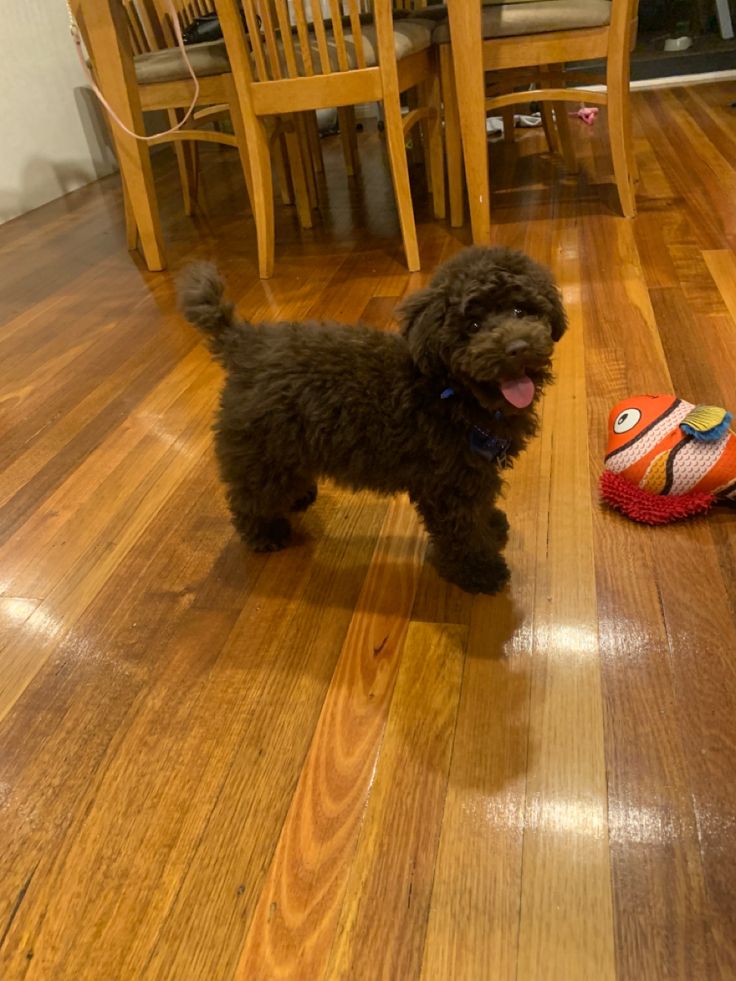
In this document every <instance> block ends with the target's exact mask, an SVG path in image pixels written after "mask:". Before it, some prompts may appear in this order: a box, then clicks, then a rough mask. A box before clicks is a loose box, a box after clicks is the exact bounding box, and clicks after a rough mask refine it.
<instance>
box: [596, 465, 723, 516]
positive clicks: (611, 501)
mask: <svg viewBox="0 0 736 981" xmlns="http://www.w3.org/2000/svg"><path fill="white" fill-rule="evenodd" d="M600 491H601V497H602V498H603V500H604V501H605V502H606V504H608V505H610V506H611V507H612V508H615V509H616V510H617V511H621V513H622V514H625V515H626V517H627V518H631V519H632V520H633V521H641V522H642V524H645V525H666V524H669V523H670V522H671V521H681V520H682V519H683V518H690V517H692V516H693V515H694V514H704V513H705V512H706V511H708V510H709V508H710V507H711V506H712V505H713V504H714V503H715V498H714V497H713V495H712V494H704V493H697V494H682V495H680V496H674V495H673V496H667V495H664V494H650V493H649V491H645V490H642V489H641V487H637V486H636V484H631V483H629V481H628V480H625V479H624V478H623V477H622V476H621V475H620V474H617V473H611V471H610V470H604V471H603V473H602V474H601V482H600Z"/></svg>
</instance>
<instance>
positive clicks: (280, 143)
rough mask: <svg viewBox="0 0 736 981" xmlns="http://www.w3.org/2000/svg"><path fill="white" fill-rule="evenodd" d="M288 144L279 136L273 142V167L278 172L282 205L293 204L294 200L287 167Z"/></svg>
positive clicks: (277, 177)
mask: <svg viewBox="0 0 736 981" xmlns="http://www.w3.org/2000/svg"><path fill="white" fill-rule="evenodd" d="M287 152H288V151H287V149H286V144H285V139H284V138H283V137H282V136H277V137H276V138H275V139H274V141H273V167H274V170H275V171H276V180H277V182H278V186H279V192H280V194H281V203H282V204H286V205H289V204H293V203H294V199H293V197H292V195H291V184H290V180H289V171H288V168H287V166H286V153H287Z"/></svg>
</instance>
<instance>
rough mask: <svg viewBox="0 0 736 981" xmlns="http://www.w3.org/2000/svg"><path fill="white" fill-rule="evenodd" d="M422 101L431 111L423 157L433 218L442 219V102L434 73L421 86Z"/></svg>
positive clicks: (438, 83) (443, 205) (435, 73)
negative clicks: (430, 195) (429, 189)
mask: <svg viewBox="0 0 736 981" xmlns="http://www.w3.org/2000/svg"><path fill="white" fill-rule="evenodd" d="M421 90H422V101H423V102H424V105H425V106H428V107H429V109H431V110H432V115H431V116H430V117H429V119H428V120H427V124H426V130H425V133H426V139H425V148H424V149H425V157H426V160H427V173H428V176H429V178H430V179H429V182H428V183H429V184H430V185H431V189H432V205H433V208H434V216H435V218H438V219H442V218H444V217H445V213H446V208H447V205H446V201H445V167H444V153H443V150H442V115H441V114H442V102H441V98H440V77H439V74H438V73H437V72H434V73H433V74H432V75H431V76H430V77H429V78H428V79H426V80H425V81H424V82H422V84H421Z"/></svg>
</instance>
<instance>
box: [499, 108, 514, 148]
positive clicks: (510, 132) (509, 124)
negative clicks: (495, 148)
mask: <svg viewBox="0 0 736 981" xmlns="http://www.w3.org/2000/svg"><path fill="white" fill-rule="evenodd" d="M501 118H502V119H503V141H504V143H513V142H514V137H515V133H514V127H515V124H516V118H515V114H514V107H513V106H504V107H503V108H502V109H501Z"/></svg>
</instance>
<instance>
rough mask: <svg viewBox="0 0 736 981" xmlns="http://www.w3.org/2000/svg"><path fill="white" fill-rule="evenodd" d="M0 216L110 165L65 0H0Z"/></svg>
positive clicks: (104, 133) (107, 170)
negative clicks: (70, 30) (70, 32)
mask: <svg viewBox="0 0 736 981" xmlns="http://www.w3.org/2000/svg"><path fill="white" fill-rule="evenodd" d="M0 38H2V56H1V57H0V100H1V101H0V104H1V105H2V112H1V113H0V222H2V221H7V220H8V219H9V218H12V217H14V216H15V215H19V214H22V213H23V212H25V211H30V210H31V209H32V208H37V207H38V206H39V205H41V204H44V203H45V202H46V201H51V200H52V199H53V198H57V197H60V196H61V195H62V194H66V193H67V192H68V191H73V190H74V189H75V188H77V187H81V186H82V185H83V184H88V183H89V182H90V181H93V180H96V179H97V178H98V177H103V176H105V175H106V174H109V173H110V172H111V171H112V170H113V169H114V168H115V162H114V157H113V154H112V151H111V149H110V147H109V145H108V144H109V137H108V135H107V130H106V129H105V126H104V123H103V121H102V118H101V116H100V111H99V108H98V106H97V105H96V104H95V96H94V95H93V94H92V92H91V91H90V90H89V88H88V87H87V85H86V80H85V77H84V74H83V73H82V70H81V67H80V65H79V62H78V61H77V55H76V52H75V50H74V45H73V43H72V40H71V37H70V36H69V15H68V12H67V9H66V4H65V2H64V0H0Z"/></svg>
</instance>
